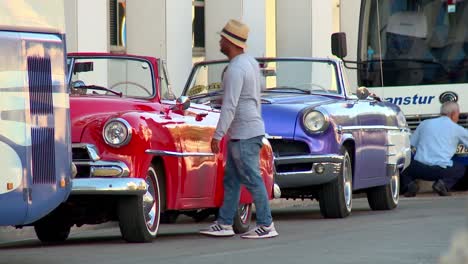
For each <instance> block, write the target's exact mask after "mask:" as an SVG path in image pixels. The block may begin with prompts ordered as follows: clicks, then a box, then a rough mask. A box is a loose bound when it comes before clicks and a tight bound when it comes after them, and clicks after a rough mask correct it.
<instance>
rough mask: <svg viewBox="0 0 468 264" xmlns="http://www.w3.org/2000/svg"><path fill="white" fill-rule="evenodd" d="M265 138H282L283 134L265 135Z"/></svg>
mask: <svg viewBox="0 0 468 264" xmlns="http://www.w3.org/2000/svg"><path fill="white" fill-rule="evenodd" d="M265 137H266V138H267V139H283V136H273V135H268V134H267V135H265Z"/></svg>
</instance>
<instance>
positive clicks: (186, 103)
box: [174, 96, 190, 111]
mask: <svg viewBox="0 0 468 264" xmlns="http://www.w3.org/2000/svg"><path fill="white" fill-rule="evenodd" d="M189 107H190V98H189V97H188V96H181V97H179V98H177V100H176V104H175V106H174V108H175V109H177V110H181V111H182V110H187V109H188V108H189Z"/></svg>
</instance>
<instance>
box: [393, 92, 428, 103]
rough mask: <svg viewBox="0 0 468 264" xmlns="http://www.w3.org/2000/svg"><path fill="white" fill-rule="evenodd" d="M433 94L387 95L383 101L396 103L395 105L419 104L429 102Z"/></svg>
mask: <svg viewBox="0 0 468 264" xmlns="http://www.w3.org/2000/svg"><path fill="white" fill-rule="evenodd" d="M434 98H435V96H432V95H431V96H427V95H426V96H418V95H417V94H415V95H413V96H406V97H387V98H385V101H387V102H390V103H393V104H396V105H409V104H413V105H421V104H431V102H432V100H433V99H434Z"/></svg>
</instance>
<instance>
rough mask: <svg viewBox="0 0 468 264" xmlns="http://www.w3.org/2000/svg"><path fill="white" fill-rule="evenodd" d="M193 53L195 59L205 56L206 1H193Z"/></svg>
mask: <svg viewBox="0 0 468 264" xmlns="http://www.w3.org/2000/svg"><path fill="white" fill-rule="evenodd" d="M192 6H193V9H192V53H193V57H195V58H196V57H204V56H205V1H204V0H193V1H192Z"/></svg>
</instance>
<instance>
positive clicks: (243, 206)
mask: <svg viewBox="0 0 468 264" xmlns="http://www.w3.org/2000/svg"><path fill="white" fill-rule="evenodd" d="M68 69H69V82H70V89H71V95H70V113H71V119H72V120H71V121H72V143H73V145H72V148H73V149H72V152H73V162H74V164H75V165H76V167H77V175H76V177H75V178H74V179H73V180H72V183H73V187H72V192H71V194H70V197H69V199H68V200H67V201H66V202H65V203H63V204H62V205H61V206H60V207H59V208H58V209H57V210H55V211H54V212H52V214H50V215H49V216H48V217H47V218H46V219H44V222H45V223H46V225H47V226H48V227H49V230H48V231H49V232H48V235H47V236H42V237H40V239H41V240H42V241H63V240H65V239H66V238H67V237H68V234H69V232H70V227H71V226H73V225H77V226H81V225H83V224H99V223H104V222H107V221H118V222H119V226H120V231H121V233H122V236H123V238H124V239H125V240H127V241H129V242H148V241H151V240H152V239H153V238H154V237H155V236H156V234H157V232H158V227H159V224H160V221H162V220H164V219H165V220H166V221H168V222H170V221H174V220H175V217H176V216H177V215H178V214H180V213H183V214H187V215H189V216H192V217H194V218H195V219H202V218H204V217H206V216H208V215H210V214H215V213H216V212H217V209H218V208H219V207H220V206H221V204H222V199H223V174H224V173H223V172H224V163H225V161H224V151H223V149H225V148H224V146H225V145H224V143H222V144H221V148H222V149H221V152H220V153H219V154H216V155H215V154H213V153H212V152H211V147H210V140H211V137H212V134H213V133H214V130H215V128H216V124H217V122H218V118H219V111H218V110H213V109H212V108H211V107H210V106H206V105H202V104H191V103H190V101H189V99H188V97H180V98H177V100H176V99H175V97H174V95H173V93H172V91H171V88H170V85H169V81H168V78H167V71H166V67H165V64H164V61H162V60H159V59H155V58H152V57H142V56H132V55H122V54H120V55H115V54H107V53H73V54H69V56H68ZM264 143H265V144H264V147H263V149H262V152H261V160H260V163H261V171H262V176H263V177H264V182H265V184H266V187H267V190H268V195H269V196H270V197H273V193H274V191H273V164H272V161H273V156H272V149H271V146H270V145H269V143H268V141H267V140H266V139H265V140H264ZM251 204H252V200H251V197H250V194H249V193H248V192H247V191H246V190H243V191H242V195H241V201H240V204H239V211H238V215H237V216H236V221H235V225H234V229H235V231H236V232H238V233H241V232H245V231H246V230H247V229H248V228H249V223H250V219H251V213H252V211H251V209H252V207H251Z"/></svg>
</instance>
